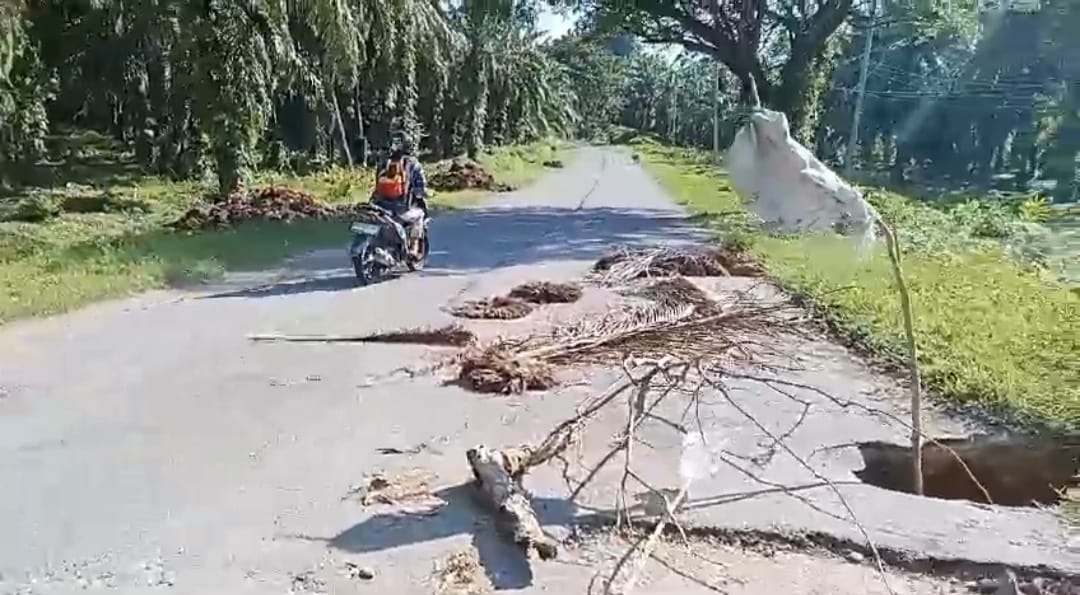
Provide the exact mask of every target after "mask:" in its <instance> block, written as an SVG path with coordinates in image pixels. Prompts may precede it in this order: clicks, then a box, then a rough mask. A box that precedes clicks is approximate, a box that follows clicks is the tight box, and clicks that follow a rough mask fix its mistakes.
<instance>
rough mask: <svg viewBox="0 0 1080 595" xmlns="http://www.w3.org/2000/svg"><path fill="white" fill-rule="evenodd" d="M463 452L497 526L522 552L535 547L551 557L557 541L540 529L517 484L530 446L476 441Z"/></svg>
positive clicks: (528, 456) (545, 557)
mask: <svg viewBox="0 0 1080 595" xmlns="http://www.w3.org/2000/svg"><path fill="white" fill-rule="evenodd" d="M465 456H466V458H467V459H468V460H469V466H470V467H472V471H473V476H474V477H475V478H476V485H477V487H478V488H479V489H480V492H481V493H482V494H483V495H484V496H486V498H487V500H488V503H489V504H490V505H491V506H492V508H493V509H494V510H495V511H496V521H497V524H498V525H499V526H500V528H501V529H502V530H503V531H504V532H506V533H508V534H509V535H511V537H512V539H513V541H514V543H515V544H517V545H518V546H519V547H520V548H521V549H522V550H524V551H525V552H526V555H527V554H528V552H529V551H531V550H535V551H536V553H537V554H538V555H539V556H540V559H541V560H551V559H553V558H555V557H556V556H557V555H558V552H559V547H558V543H557V542H556V541H555V540H554V539H552V538H551V537H550V536H548V535H547V534H546V533H544V530H543V528H542V527H541V525H540V521H539V519H537V517H536V511H534V510H533V508H532V504H531V503H530V502H529V497H528V495H527V494H526V492H525V488H524V487H523V486H522V485H521V478H522V476H523V475H524V474H525V472H526V471H527V470H528V467H527V463H528V461H529V459H530V458H531V457H532V450H531V449H530V448H528V447H521V448H513V449H506V450H492V449H489V448H487V447H485V446H483V445H479V446H476V447H474V448H470V449H469V450H468V451H467V452H466V453H465Z"/></svg>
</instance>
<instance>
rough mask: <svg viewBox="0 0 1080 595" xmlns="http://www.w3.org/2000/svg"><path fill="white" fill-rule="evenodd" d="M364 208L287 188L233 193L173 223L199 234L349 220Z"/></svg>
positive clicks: (275, 187) (177, 226) (195, 209)
mask: <svg viewBox="0 0 1080 595" xmlns="http://www.w3.org/2000/svg"><path fill="white" fill-rule="evenodd" d="M362 208H363V205H339V206H331V205H328V204H326V203H324V202H322V201H320V200H318V199H317V198H315V197H314V196H313V195H311V194H309V193H307V192H304V191H303V190H297V189H295V188H288V187H286V186H266V187H263V188H257V189H252V190H237V191H236V192H233V193H232V194H230V195H228V196H226V197H224V198H221V199H218V200H214V201H210V202H205V203H203V204H200V205H197V206H195V207H192V208H191V209H190V210H188V212H186V213H184V215H183V216H182V217H180V218H179V219H177V220H176V221H175V222H173V224H172V227H173V228H174V229H179V230H185V231H196V230H202V229H220V228H223V227H231V226H233V225H236V224H238V223H243V222H245V221H286V222H288V221H297V220H302V219H335V218H340V219H345V218H348V217H350V216H352V215H353V214H355V213H356V212H357V211H358V210H361V209H362Z"/></svg>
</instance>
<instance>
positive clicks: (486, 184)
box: [428, 159, 513, 192]
mask: <svg viewBox="0 0 1080 595" xmlns="http://www.w3.org/2000/svg"><path fill="white" fill-rule="evenodd" d="M428 185H429V186H431V187H432V188H434V189H435V190H442V191H444V192H455V191H458V190H493V191H496V192H506V191H509V190H513V188H512V187H510V186H508V185H506V184H500V183H498V182H496V181H495V177H494V176H492V175H491V174H490V173H488V172H487V170H485V169H484V168H483V167H482V166H481V165H480V164H479V163H476V162H475V161H472V160H471V159H452V160H450V161H449V162H443V163H440V164H439V165H438V166H436V167H435V171H434V173H432V174H431V176H429V177H428Z"/></svg>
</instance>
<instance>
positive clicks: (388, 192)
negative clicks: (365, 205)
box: [375, 157, 408, 200]
mask: <svg viewBox="0 0 1080 595" xmlns="http://www.w3.org/2000/svg"><path fill="white" fill-rule="evenodd" d="M407 189H408V180H407V179H406V176H405V158H404V157H402V158H401V159H398V160H390V161H388V162H387V164H386V167H385V168H384V169H383V171H382V172H381V173H380V174H379V176H378V177H377V178H376V179H375V195H376V196H379V197H380V198H387V199H391V200H400V199H402V198H404V197H405V192H406V190H407Z"/></svg>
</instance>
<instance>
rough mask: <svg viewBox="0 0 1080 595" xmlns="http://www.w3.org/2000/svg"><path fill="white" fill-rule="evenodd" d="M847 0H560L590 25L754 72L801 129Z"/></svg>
mask: <svg viewBox="0 0 1080 595" xmlns="http://www.w3.org/2000/svg"><path fill="white" fill-rule="evenodd" d="M852 2H853V0H777V1H774V2H770V1H767V0H710V1H709V2H701V1H698V0H562V3H564V4H571V5H574V6H576V7H577V8H580V9H583V10H585V11H586V12H587V14H588V15H589V18H591V19H592V20H593V21H594V22H595V23H596V24H597V26H599V27H601V28H606V29H610V30H621V31H627V32H630V33H633V34H634V35H637V36H639V37H640V38H641V39H643V40H644V41H646V42H649V43H661V44H677V45H680V46H682V47H683V48H685V49H687V50H690V51H693V52H700V53H704V54H708V55H710V56H713V57H714V58H715V59H717V60H719V61H720V62H721V63H723V64H724V65H725V66H726V67H727V68H728V69H729V70H730V71H731V72H732V73H733V74H734V75H735V76H736V77H737V78H738V80H739V81H740V82H741V90H742V91H741V92H742V96H743V97H744V98H746V97H747V96H748V93H749V89H750V79H751V77H753V78H754V80H755V82H756V83H757V88H758V92H759V94H760V95H761V98H762V100H764V101H765V102H767V103H769V104H771V105H772V106H773V107H775V108H777V109H780V110H782V111H784V112H786V113H787V114H788V116H789V118H790V119H791V123H792V128H794V129H801V128H802V126H803V120H804V119H805V118H807V117H808V115H809V111H810V110H811V109H813V107H814V106H812V105H808V99H809V98H812V94H810V93H808V91H809V89H810V86H811V83H812V79H813V74H814V67H815V65H816V64H817V61H818V60H819V58H820V57H821V56H822V53H823V51H824V50H825V48H826V44H827V43H828V41H829V38H830V37H831V36H832V35H833V33H835V32H836V30H837V29H838V28H839V27H840V25H842V24H843V23H844V21H845V19H846V18H847V16H848V13H849V11H850V10H851V6H852Z"/></svg>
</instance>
